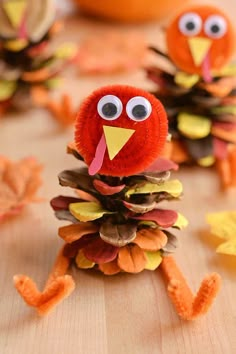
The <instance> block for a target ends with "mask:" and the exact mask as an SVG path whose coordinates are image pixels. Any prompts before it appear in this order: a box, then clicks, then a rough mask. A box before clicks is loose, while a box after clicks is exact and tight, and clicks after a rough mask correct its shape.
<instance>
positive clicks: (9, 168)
mask: <svg viewBox="0 0 236 354" xmlns="http://www.w3.org/2000/svg"><path fill="white" fill-rule="evenodd" d="M41 170H42V165H40V164H39V163H38V162H37V161H36V159H34V158H32V157H29V158H25V159H22V160H20V161H17V162H13V161H11V160H8V159H7V158H5V157H3V156H0V221H1V220H3V219H5V218H7V217H9V216H11V215H16V214H19V213H20V212H21V210H22V209H23V208H24V206H25V205H27V204H28V203H32V202H37V201H40V199H39V198H37V196H36V193H37V191H38V189H39V187H40V186H41V184H42V180H41Z"/></svg>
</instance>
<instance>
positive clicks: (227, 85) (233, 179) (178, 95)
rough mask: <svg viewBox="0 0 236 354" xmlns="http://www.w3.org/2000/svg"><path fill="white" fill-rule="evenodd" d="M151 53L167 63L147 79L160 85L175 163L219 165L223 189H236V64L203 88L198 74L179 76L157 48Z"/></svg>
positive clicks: (152, 68)
mask: <svg viewBox="0 0 236 354" xmlns="http://www.w3.org/2000/svg"><path fill="white" fill-rule="evenodd" d="M150 50H151V51H152V52H153V53H155V55H157V56H159V57H162V59H163V58H164V60H165V61H166V63H164V64H168V65H163V60H162V62H160V65H159V66H150V67H148V68H147V69H146V73H147V77H148V78H149V79H150V80H151V81H152V82H153V83H154V84H155V85H156V87H155V89H154V92H153V94H154V95H156V97H157V98H158V99H160V100H161V101H162V103H163V105H164V107H165V109H166V112H167V116H168V120H169V130H170V134H171V135H172V142H171V146H172V149H171V150H170V152H169V157H170V159H171V160H173V161H175V162H176V163H180V164H182V163H185V164H186V163H188V164H192V163H195V164H198V165H200V166H202V167H208V166H212V165H215V166H216V168H217V171H218V174H219V176H220V179H221V184H222V186H223V187H224V188H225V187H229V186H235V185H236V168H235V162H234V161H235V157H234V156H235V155H236V63H231V64H229V65H228V66H226V67H223V68H222V69H221V70H220V71H219V70H218V71H215V72H213V73H212V74H213V78H212V82H204V80H203V78H202V77H201V76H199V75H198V74H189V73H187V72H184V71H180V70H178V69H177V68H176V67H175V65H173V62H172V61H171V59H170V57H169V56H168V54H166V53H164V52H162V51H161V50H159V49H158V48H154V47H151V48H150ZM170 64H171V68H170ZM181 70H183V68H181ZM216 138H217V141H218V142H219V143H217V148H216V145H215V141H216ZM232 146H233V148H232ZM232 149H233V150H234V152H232Z"/></svg>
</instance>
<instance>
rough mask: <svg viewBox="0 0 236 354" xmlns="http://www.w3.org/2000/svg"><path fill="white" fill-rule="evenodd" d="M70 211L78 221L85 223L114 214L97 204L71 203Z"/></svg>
mask: <svg viewBox="0 0 236 354" xmlns="http://www.w3.org/2000/svg"><path fill="white" fill-rule="evenodd" d="M69 210H70V212H71V214H72V215H73V216H74V217H75V218H76V219H78V220H79V221H83V222H86V221H92V220H96V219H99V218H101V217H102V216H103V215H104V214H114V213H113V212H110V211H108V210H106V209H103V207H102V206H101V205H100V204H98V203H95V202H81V203H71V204H70V205H69Z"/></svg>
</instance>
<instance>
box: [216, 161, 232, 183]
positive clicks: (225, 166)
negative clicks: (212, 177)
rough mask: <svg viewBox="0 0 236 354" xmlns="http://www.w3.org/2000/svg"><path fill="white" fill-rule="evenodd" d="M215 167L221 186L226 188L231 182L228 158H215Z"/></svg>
mask: <svg viewBox="0 0 236 354" xmlns="http://www.w3.org/2000/svg"><path fill="white" fill-rule="evenodd" d="M216 168H217V171H218V173H219V176H220V179H221V183H222V186H223V187H224V188H227V187H228V186H229V185H230V184H231V171H230V165H229V160H228V159H223V160H217V161H216Z"/></svg>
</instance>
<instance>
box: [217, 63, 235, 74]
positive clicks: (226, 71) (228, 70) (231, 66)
mask: <svg viewBox="0 0 236 354" xmlns="http://www.w3.org/2000/svg"><path fill="white" fill-rule="evenodd" d="M214 76H223V77H224V76H236V63H231V64H229V65H227V66H225V67H224V68H223V69H221V70H220V71H214Z"/></svg>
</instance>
